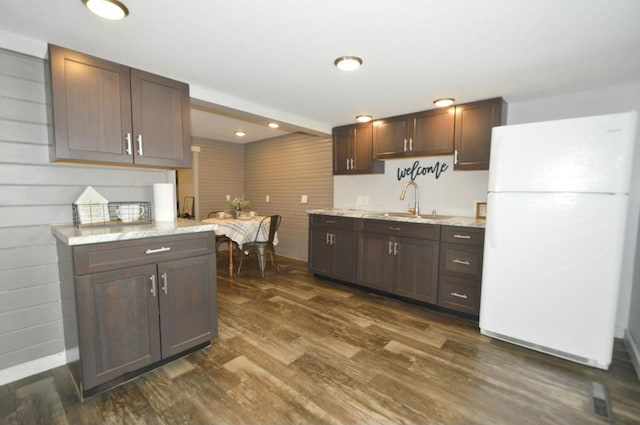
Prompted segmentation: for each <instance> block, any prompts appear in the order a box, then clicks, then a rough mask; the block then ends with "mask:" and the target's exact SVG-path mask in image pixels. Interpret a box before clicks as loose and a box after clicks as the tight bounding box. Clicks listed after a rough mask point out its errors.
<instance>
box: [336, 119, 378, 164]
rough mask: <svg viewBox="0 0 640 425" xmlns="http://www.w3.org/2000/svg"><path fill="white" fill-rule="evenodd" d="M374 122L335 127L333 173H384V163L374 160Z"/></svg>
mask: <svg viewBox="0 0 640 425" xmlns="http://www.w3.org/2000/svg"><path fill="white" fill-rule="evenodd" d="M372 129H373V127H372V124H371V123H370V122H369V123H363V124H353V125H346V126H342V127H335V128H334V129H333V174H374V173H384V163H383V162H380V161H374V158H373V139H372V134H373V131H372Z"/></svg>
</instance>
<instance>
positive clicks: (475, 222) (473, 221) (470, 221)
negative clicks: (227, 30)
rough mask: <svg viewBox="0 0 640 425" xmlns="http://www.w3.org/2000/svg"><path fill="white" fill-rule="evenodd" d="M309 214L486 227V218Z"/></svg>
mask: <svg viewBox="0 0 640 425" xmlns="http://www.w3.org/2000/svg"><path fill="white" fill-rule="evenodd" d="M307 213H309V214H322V215H333V216H340V217H351V218H365V219H375V220H390V221H403V222H407V223H425V224H441V225H443V226H464V227H481V228H484V226H485V221H486V220H485V219H484V218H476V217H457V216H451V217H446V218H438V219H433V218H429V216H428V215H424V216H421V217H412V216H409V215H406V216H400V215H393V213H385V212H383V211H362V210H345V209H334V208H323V209H315V210H307Z"/></svg>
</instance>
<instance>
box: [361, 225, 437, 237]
mask: <svg viewBox="0 0 640 425" xmlns="http://www.w3.org/2000/svg"><path fill="white" fill-rule="evenodd" d="M438 227H439V226H437V225H433V224H422V223H406V222H404V221H393V220H362V231H363V232H369V233H381V234H385V235H390V236H407V237H410V238H416V239H429V240H432V241H437V240H439V239H440V232H439V229H438Z"/></svg>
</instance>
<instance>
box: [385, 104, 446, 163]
mask: <svg viewBox="0 0 640 425" xmlns="http://www.w3.org/2000/svg"><path fill="white" fill-rule="evenodd" d="M454 110H455V108H453V107H452V108H445V109H435V110H429V111H423V112H418V113H415V114H409V115H401V116H397V117H391V118H385V119H381V120H376V121H375V122H374V124H373V145H374V150H375V158H377V159H388V158H401V157H404V156H429V155H448V154H449V155H450V154H452V153H453V135H454V118H455V113H454Z"/></svg>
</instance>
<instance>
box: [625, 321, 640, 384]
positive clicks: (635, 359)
mask: <svg viewBox="0 0 640 425" xmlns="http://www.w3.org/2000/svg"><path fill="white" fill-rule="evenodd" d="M638 342H640V341H634V340H633V336H632V335H631V333H630V332H629V330H628V329H627V332H626V335H625V338H624V343H625V345H626V346H627V351H628V352H629V357H631V363H633V367H634V369H635V370H636V375H638V380H640V345H638Z"/></svg>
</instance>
